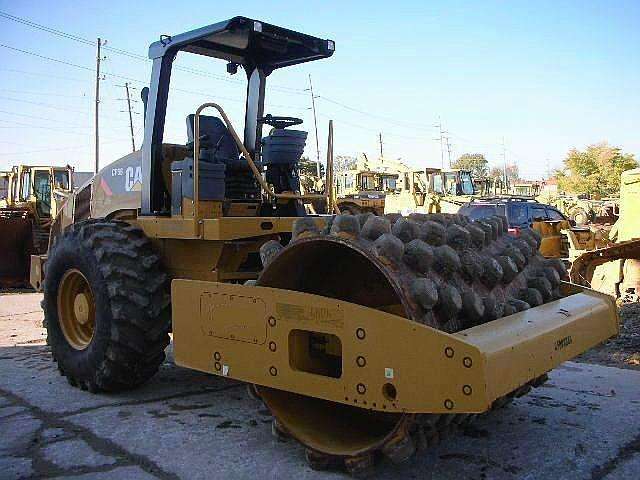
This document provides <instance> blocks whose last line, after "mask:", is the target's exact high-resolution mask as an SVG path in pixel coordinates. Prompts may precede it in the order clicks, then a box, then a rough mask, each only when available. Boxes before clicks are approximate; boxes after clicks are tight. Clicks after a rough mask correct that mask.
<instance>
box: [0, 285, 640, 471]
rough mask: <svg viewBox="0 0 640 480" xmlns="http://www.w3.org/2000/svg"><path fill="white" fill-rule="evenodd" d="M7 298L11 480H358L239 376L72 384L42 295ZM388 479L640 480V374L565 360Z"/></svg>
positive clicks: (3, 411) (2, 427) (3, 463)
mask: <svg viewBox="0 0 640 480" xmlns="http://www.w3.org/2000/svg"><path fill="white" fill-rule="evenodd" d="M8 297H15V295H9V296H7V295H0V479H11V478H69V479H71V478H73V479H78V478H79V479H103V478H109V479H111V478H132V479H153V478H159V479H218V478H219V479H223V478H224V479H227V478H234V479H235V478H239V479H255V478H296V479H297V478H302V479H316V478H345V476H344V474H341V473H339V472H328V473H327V472H316V471H313V470H311V469H310V468H309V467H308V466H307V465H306V462H305V460H304V452H303V449H302V448H301V447H300V446H299V445H297V444H296V443H295V442H294V441H292V440H287V441H286V442H282V441H279V440H277V439H275V438H274V437H272V435H271V427H270V420H271V417H270V415H269V412H268V411H266V410H265V409H264V407H263V406H262V405H261V404H260V403H257V402H255V401H253V400H251V399H249V398H248V396H247V395H246V394H245V389H244V387H243V385H241V384H239V383H236V382H233V381H229V380H227V379H223V378H220V377H213V376H209V375H205V374H201V373H197V372H192V371H189V370H185V369H182V368H179V367H176V366H175V365H173V364H171V363H166V364H165V365H163V367H162V369H161V371H160V372H159V373H158V374H157V375H156V376H155V377H154V378H153V379H152V381H150V382H149V383H148V384H146V385H145V386H143V387H142V388H140V389H139V390H137V391H134V392H127V393H123V394H118V395H103V394H100V395H94V394H91V393H88V392H84V391H81V390H79V389H76V388H72V387H71V386H69V385H68V384H67V383H66V381H65V379H64V378H62V377H60V376H59V375H58V372H57V369H56V366H55V363H53V362H52V361H51V358H50V354H49V352H48V348H47V347H46V346H45V345H43V344H42V339H43V336H42V331H41V329H40V328H39V326H38V322H39V321H41V314H38V313H37V308H39V300H40V296H39V295H37V294H23V295H19V297H22V299H20V300H19V301H18V300H15V299H9V300H7V299H8ZM33 305H36V307H35V308H34V309H33V311H32V307H33ZM38 315H40V316H38ZM12 332H13V333H12ZM16 332H18V333H16ZM11 335H17V336H15V337H12V336H11ZM376 477H377V478H398V479H400V478H416V479H418V478H420V479H422V478H427V479H451V480H453V479H456V480H458V479H467V478H469V479H516V478H517V479H547V478H554V479H568V480H569V479H590V480H602V479H607V480H613V479H637V478H640V372H638V371H633V370H621V369H617V368H612V367H603V366H599V365H590V364H584V363H581V364H577V363H566V364H565V365H563V366H562V367H561V368H559V369H557V370H555V371H554V372H552V374H551V375H550V381H549V382H548V383H547V384H546V385H545V386H543V387H542V388H539V389H536V390H534V391H533V392H532V393H531V394H529V395H527V396H525V397H523V398H520V399H517V400H516V401H515V402H514V403H513V404H512V405H511V406H509V407H507V408H505V409H503V410H500V411H498V412H494V413H492V414H490V415H487V416H485V417H483V418H481V419H479V420H478V421H477V422H475V423H474V424H473V426H472V427H470V428H468V429H467V430H465V431H463V432H459V433H457V434H454V435H452V436H450V437H448V438H446V439H445V440H444V441H443V443H442V444H441V445H440V446H438V447H436V448H434V449H432V450H430V451H426V452H420V453H419V455H418V456H416V457H414V458H413V459H412V460H411V461H409V462H408V463H406V464H403V465H391V464H388V463H382V464H381V465H380V468H379V469H378V473H377V475H376Z"/></svg>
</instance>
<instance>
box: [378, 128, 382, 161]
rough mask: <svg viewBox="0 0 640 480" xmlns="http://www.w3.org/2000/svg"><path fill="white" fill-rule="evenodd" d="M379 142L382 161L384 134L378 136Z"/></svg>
mask: <svg viewBox="0 0 640 480" xmlns="http://www.w3.org/2000/svg"><path fill="white" fill-rule="evenodd" d="M378 142H379V143H380V159H382V133H379V134H378Z"/></svg>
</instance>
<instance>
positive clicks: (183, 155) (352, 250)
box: [32, 17, 618, 475]
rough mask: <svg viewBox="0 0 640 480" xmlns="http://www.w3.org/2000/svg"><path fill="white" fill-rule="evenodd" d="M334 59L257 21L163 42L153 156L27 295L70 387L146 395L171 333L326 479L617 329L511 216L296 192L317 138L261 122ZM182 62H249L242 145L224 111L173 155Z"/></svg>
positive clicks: (107, 196) (417, 444) (132, 165)
mask: <svg viewBox="0 0 640 480" xmlns="http://www.w3.org/2000/svg"><path fill="white" fill-rule="evenodd" d="M334 49H335V45H334V43H333V41H331V40H323V39H320V38H316V37H312V36H309V35H304V34H301V33H297V32H294V31H291V30H287V29H284V28H280V27H276V26H273V25H269V24H267V23H264V22H258V21H255V20H251V19H248V18H244V17H236V18H233V19H231V20H228V21H224V22H220V23H217V24H214V25H210V26H207V27H203V28H200V29H198V30H195V31H192V32H188V33H184V34H181V35H175V36H171V37H169V36H163V37H162V39H161V40H160V41H158V42H156V43H154V44H152V45H151V47H150V49H149V56H150V58H151V59H152V60H153V67H152V73H151V82H150V88H149V90H148V95H145V96H146V97H147V98H148V100H147V104H146V105H147V108H146V122H145V136H144V143H143V147H142V150H141V151H139V152H134V153H132V154H130V155H128V156H126V157H124V158H122V159H120V160H117V161H116V162H114V163H113V164H111V165H109V166H108V167H106V168H105V169H103V170H102V171H101V172H100V173H99V174H97V175H96V176H95V177H94V179H93V181H92V183H91V184H89V185H87V186H86V187H85V188H83V189H81V190H80V191H79V192H77V193H76V194H75V195H73V197H72V198H71V200H70V201H69V202H67V204H66V205H65V207H64V209H63V211H62V212H61V214H60V215H58V217H57V218H56V220H55V222H54V226H53V227H52V235H53V237H54V238H53V239H52V241H51V243H52V246H51V248H50V250H49V254H48V257H45V256H34V257H33V258H32V282H33V283H34V285H39V284H40V283H41V282H42V279H43V278H44V301H43V306H44V311H45V317H46V320H47V328H48V337H49V343H50V345H51V351H52V354H53V357H54V359H55V361H56V362H57V364H58V367H59V369H60V372H61V373H62V375H64V376H66V378H67V379H68V381H69V383H71V384H72V385H74V386H77V387H80V388H82V389H86V390H89V391H92V392H99V391H107V392H108V391H117V390H122V389H128V388H133V387H136V386H138V385H140V384H141V383H143V382H144V381H146V380H148V379H149V378H150V377H151V376H152V375H153V374H154V373H155V372H156V371H157V369H158V367H159V365H160V364H161V363H162V362H163V360H164V358H165V356H164V355H165V354H164V350H165V347H166V346H167V344H168V343H169V332H170V331H172V332H173V342H174V354H175V361H176V363H177V364H179V365H182V366H184V367H187V368H192V369H196V370H200V371H203V372H208V373H211V374H215V375H220V376H225V377H229V378H233V379H237V380H241V381H244V382H247V383H248V384H250V385H251V386H252V387H251V389H250V390H251V391H252V392H253V393H255V394H256V395H257V396H258V397H259V398H260V399H261V400H262V401H263V402H264V403H265V405H266V406H267V407H268V408H269V409H270V411H271V412H272V413H273V416H274V419H275V420H274V423H273V428H274V430H275V431H276V432H279V433H281V434H287V435H290V436H292V437H294V438H295V439H297V440H298V441H299V442H301V443H302V444H304V445H305V447H306V452H307V458H308V460H309V462H310V464H311V466H312V467H314V468H338V467H339V468H345V469H346V470H347V471H348V472H350V473H351V474H354V475H364V474H367V473H368V472H370V471H371V470H372V468H373V467H374V464H375V462H376V461H377V460H378V459H379V458H381V457H382V456H384V457H387V458H389V459H391V460H392V461H394V462H401V461H404V460H407V459H409V458H410V457H411V456H412V455H413V453H414V452H415V451H416V450H418V449H420V448H421V447H426V446H428V445H431V444H433V443H435V442H437V441H438V439H439V438H440V437H441V436H442V435H443V434H444V433H445V432H446V431H448V430H449V429H450V428H452V427H453V426H456V425H460V424H463V423H465V422H468V421H470V420H471V419H472V418H473V416H474V414H479V413H482V412H485V411H487V410H489V409H492V408H495V407H499V406H502V405H504V404H505V403H507V402H508V401H509V400H510V399H512V398H513V397H514V396H519V395H523V394H525V393H526V392H527V391H528V390H529V389H530V388H532V387H535V386H538V385H540V384H541V383H542V382H543V381H544V380H545V378H546V374H547V372H548V371H549V370H551V369H552V368H554V367H555V366H557V365H559V364H560V363H562V362H564V361H565V360H568V359H570V358H572V357H574V356H576V355H578V354H580V353H582V352H583V351H585V350H586V349H588V348H590V347H592V346H594V345H596V344H598V343H600V342H602V341H604V340H606V339H607V338H609V337H611V336H613V335H615V334H616V333H617V329H618V321H617V316H616V309H615V305H614V303H613V301H612V299H611V298H610V297H609V296H607V295H604V294H601V293H598V292H594V291H592V290H589V289H587V288H583V287H578V286H576V285H572V284H570V283H567V282H564V281H563V279H564V278H565V276H566V270H565V269H564V267H563V265H562V263H561V262H560V261H558V260H547V259H544V258H543V257H542V256H541V255H540V254H539V253H538V247H539V245H540V236H539V235H538V234H537V233H536V232H535V231H528V232H526V233H524V234H523V235H522V237H520V238H518V239H515V238H512V237H510V236H509V235H507V234H506V231H507V224H506V219H504V218H500V217H493V218H489V219H485V220H482V221H470V220H469V219H468V218H466V217H462V216H459V215H448V214H441V213H438V214H414V215H412V216H410V217H402V216H400V215H388V216H386V217H384V216H375V215H372V214H362V215H337V216H306V215H305V211H304V207H303V203H304V202H305V201H308V200H318V199H322V198H325V197H324V196H322V195H321V196H317V195H316V196H309V195H307V196H304V195H300V194H299V193H298V192H299V183H298V168H297V162H298V160H299V159H300V156H301V154H302V150H303V148H304V142H305V137H306V133H305V132H303V131H301V130H294V129H292V128H290V127H292V126H294V125H297V124H299V123H301V121H300V120H298V119H295V118H289V117H276V116H272V115H265V114H264V112H263V107H264V96H265V84H266V79H267V77H268V76H269V75H270V74H272V73H273V72H275V71H276V70H277V69H279V68H283V67H289V66H293V65H296V64H300V63H303V62H307V61H312V60H318V59H323V58H327V57H330V56H331V55H332V54H333V53H334ZM178 52H190V53H194V54H198V55H204V56H208V57H215V58H220V59H223V60H226V61H227V62H228V63H227V70H228V71H229V72H230V73H235V72H236V71H237V70H238V69H242V70H244V72H245V73H246V78H247V81H248V86H247V98H246V115H245V124H244V137H243V139H241V138H240V137H239V135H238V134H237V133H236V131H235V129H234V128H233V125H231V123H230V122H229V119H228V117H227V116H226V114H225V113H224V110H223V109H222V108H221V107H220V106H219V105H217V104H214V103H209V104H204V105H201V106H200V107H198V108H197V109H196V111H195V115H189V116H188V118H187V136H188V142H187V143H186V145H168V144H163V143H162V139H163V130H164V119H165V113H166V107H167V94H168V92H169V91H170V85H169V79H170V74H171V67H172V64H173V62H174V59H175V58H176V55H177V53H178ZM205 108H211V109H214V110H216V111H217V115H218V116H204V115H202V114H201V112H202V111H203V110H204V109H205ZM264 125H268V126H270V127H271V129H270V133H269V134H268V135H267V136H263V135H262V127H263V126H264ZM194 158H195V159H197V161H195V162H194V161H193V159H194ZM331 169H332V165H329V166H328V171H330V170H331ZM330 183H331V182H330V181H329V182H327V184H330Z"/></svg>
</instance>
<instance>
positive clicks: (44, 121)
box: [0, 0, 640, 178]
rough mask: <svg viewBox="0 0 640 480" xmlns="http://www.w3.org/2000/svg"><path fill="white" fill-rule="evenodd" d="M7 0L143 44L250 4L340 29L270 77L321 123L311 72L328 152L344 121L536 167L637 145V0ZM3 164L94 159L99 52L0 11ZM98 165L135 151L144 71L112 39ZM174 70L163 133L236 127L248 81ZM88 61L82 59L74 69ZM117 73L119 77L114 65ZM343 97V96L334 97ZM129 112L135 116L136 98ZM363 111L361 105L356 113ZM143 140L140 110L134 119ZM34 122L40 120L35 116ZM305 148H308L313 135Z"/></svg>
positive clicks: (19, 10) (137, 48)
mask: <svg viewBox="0 0 640 480" xmlns="http://www.w3.org/2000/svg"><path fill="white" fill-rule="evenodd" d="M239 5H240V4H239V2H237V1H224V0H218V1H215V2H212V1H200V0H192V1H190V2H187V3H182V4H179V3H176V2H164V1H159V0H155V1H153V2H151V1H138V2H131V1H128V2H125V1H120V0H116V1H106V2H81V1H68V0H57V1H55V2H53V1H51V2H44V1H30V0H21V1H15V0H13V1H7V0H0V11H1V12H4V13H8V14H11V15H14V16H17V17H20V18H24V19H27V20H30V21H32V22H36V23H38V24H40V25H44V26H46V27H50V28H53V29H56V30H59V31H63V32H66V33H68V34H72V35H77V36H79V37H82V38H86V39H90V40H95V39H96V37H98V36H100V37H102V38H104V39H107V40H108V44H107V46H108V47H113V48H116V49H124V50H127V51H129V52H132V53H135V54H138V55H144V56H146V53H147V47H148V45H149V43H151V42H152V41H154V40H156V39H157V38H158V37H159V35H160V34H176V33H180V32H184V31H187V30H190V29H193V28H197V27H199V26H202V25H205V24H209V23H214V22H216V21H218V20H222V19H226V18H229V17H232V16H235V15H246V16H249V17H252V18H256V19H260V20H263V21H266V22H269V23H275V24H277V25H281V26H284V27H288V28H292V29H295V30H298V31H302V32H305V33H309V34H313V35H316V36H319V37H324V38H332V39H334V40H335V41H336V53H335V55H334V56H333V57H332V58H331V59H329V60H323V61H319V62H313V63H310V64H304V65H300V66H297V67H294V68H290V69H285V70H283V71H277V72H276V73H274V74H273V75H271V76H270V77H269V80H268V85H270V86H272V88H270V89H269V91H268V93H267V111H268V112H271V113H273V114H278V115H293V116H299V117H301V118H303V119H304V120H305V123H304V125H305V127H306V129H307V130H309V131H310V132H312V131H313V119H312V118H313V117H312V115H311V111H310V109H309V107H310V98H309V94H308V92H306V91H305V90H304V89H306V88H307V87H308V78H307V76H308V74H311V75H312V78H313V83H314V89H315V93H316V95H318V96H319V97H320V98H318V99H317V104H316V105H317V109H318V113H319V115H318V120H319V124H320V125H319V130H320V135H319V136H320V145H321V152H322V153H321V154H322V155H324V145H325V144H326V131H327V128H326V125H327V122H328V119H329V118H332V119H334V121H335V151H336V154H344V155H355V154H357V153H358V152H367V153H368V154H369V155H376V154H377V151H378V143H377V135H378V132H382V135H383V142H384V153H385V156H389V157H393V158H398V157H400V158H402V159H403V160H404V161H405V162H407V163H409V164H412V165H415V166H439V165H440V143H439V141H435V140H434V139H435V138H436V137H438V131H437V129H436V128H434V127H433V125H434V124H435V123H438V118H440V119H441V122H442V124H443V127H444V129H445V130H447V131H448V132H449V133H448V135H449V136H450V142H451V144H452V156H453V157H454V158H455V157H457V156H458V155H460V154H462V153H466V152H470V153H475V152H479V153H484V154H485V155H486V156H487V158H488V159H489V161H490V163H491V164H492V165H498V164H500V163H501V162H502V146H501V143H502V139H503V137H504V141H505V145H506V157H507V161H508V162H509V163H512V162H517V164H518V166H519V168H520V171H521V173H522V174H523V176H525V177H528V178H540V177H541V176H543V175H544V174H545V172H546V170H547V168H548V167H549V168H554V167H557V166H559V165H560V163H561V161H562V159H563V158H564V156H565V154H566V152H567V151H568V150H569V149H570V148H572V147H577V148H583V147H584V146H586V145H588V144H591V143H596V142H599V141H602V140H608V141H609V142H610V143H611V144H613V145H616V146H620V147H621V148H622V149H623V150H624V151H627V152H631V153H634V154H635V155H636V157H638V156H640V155H639V153H640V136H639V135H638V129H639V127H640V91H639V88H638V86H639V85H640V83H639V80H640V78H639V77H640V75H639V73H640V57H639V55H638V46H640V29H638V24H639V21H640V2H638V1H618V2H615V1H609V2H606V1H602V2H577V1H576V2H559V1H555V2H543V1H539V2H531V1H522V2H520V1H517V2H516V1H512V2H500V1H487V2H430V1H398V2H393V3H391V2H378V1H367V2H360V1H357V2H356V1H351V2H345V1H341V2H332V1H329V0H324V1H308V0H306V1H304V2H300V1H298V2H264V1H260V2H254V1H244V2H242V3H241V6H239ZM0 44H3V45H6V46H9V47H13V48H18V49H21V50H24V51H28V52H32V53H35V54H38V55H41V56H46V57H50V58H54V59H57V60H61V61H64V62H67V63H71V64H74V65H76V66H71V65H66V64H62V63H59V62H54V61H50V60H45V59H43V58H40V57H36V56H34V55H30V54H26V53H21V52H17V51H15V50H11V49H8V48H5V47H0V169H5V168H7V167H8V166H10V165H12V164H17V163H63V164H64V163H70V164H72V165H74V166H75V167H77V168H78V169H80V170H88V169H91V168H92V165H93V95H94V78H93V76H94V73H92V71H91V69H93V68H94V66H95V52H94V48H93V47H92V46H91V45H85V44H83V43H81V42H77V41H72V40H69V39H65V38H62V37H60V36H56V35H52V34H50V33H47V32H44V31H42V30H39V29H34V28H31V27H29V26H25V25H23V24H20V23H17V22H14V21H10V20H7V19H6V18H2V17H0ZM105 54H106V55H107V59H106V61H105V62H104V63H103V71H104V72H106V73H107V76H106V78H105V80H104V81H103V82H102V83H101V91H102V96H103V101H102V103H101V137H102V142H101V165H103V166H104V165H106V164H107V163H109V162H110V161H113V160H115V159H116V158H118V157H120V156H122V155H124V154H126V153H128V152H129V151H130V148H131V145H130V144H131V142H130V138H129V133H128V116H127V114H126V113H125V110H126V103H125V102H124V101H123V100H122V99H123V98H124V88H123V87H122V85H123V84H124V82H125V81H126V80H124V79H122V78H119V77H116V76H115V75H119V76H124V77H127V78H130V79H132V80H134V81H133V82H132V85H133V87H135V88H137V90H136V91H135V92H134V96H135V97H134V98H136V99H137V98H138V92H139V89H140V88H141V87H142V86H144V83H145V82H147V81H148V78H149V73H150V71H149V64H148V62H145V61H144V60H140V59H136V58H131V57H127V56H123V55H119V54H117V53H115V52H113V51H109V50H107V51H105ZM177 62H178V63H177V65H182V66H185V67H190V68H195V69H198V70H199V71H206V72H211V73H213V74H214V75H215V76H213V75H209V74H205V75H202V74H199V75H195V74H192V73H188V72H185V71H175V72H174V77H173V79H172V86H173V87H176V88H179V89H181V90H188V91H190V92H196V93H186V92H184V91H182V92H181V91H173V92H172V94H171V95H170V103H169V114H168V118H167V131H166V136H165V139H166V140H167V141H175V142H180V143H184V142H185V137H186V127H185V123H184V122H185V120H184V119H185V117H186V115H187V114H189V113H191V112H193V111H194V110H195V108H196V107H197V106H198V105H199V104H200V103H204V102H206V101H218V102H219V103H221V104H222V105H223V106H224V107H225V108H226V109H228V110H229V112H230V114H231V116H232V118H233V119H234V122H235V123H237V124H238V127H239V128H240V127H241V122H242V105H243V103H242V100H243V98H244V85H243V83H242V81H243V80H244V78H243V76H242V74H241V73H240V74H238V75H236V76H235V77H227V76H226V74H225V66H224V63H222V62H217V61H215V60H211V59H206V58H199V57H196V56H193V55H189V54H183V55H182V56H180V57H179V58H178V60H177ZM79 67H84V68H79ZM110 74H111V75H110ZM336 102H337V103H336ZM134 105H135V110H136V111H137V112H142V106H141V104H140V103H139V102H138V103H135V104H134ZM359 111H363V112H366V113H367V114H363V113H360V112H359ZM134 116H135V118H134V123H135V130H136V142H137V144H138V145H139V144H140V142H141V139H142V130H141V127H142V115H134ZM36 127H37V128H36ZM307 153H308V154H310V155H311V156H312V157H313V156H314V155H315V142H314V140H313V136H312V135H310V137H309V141H308V145H307Z"/></svg>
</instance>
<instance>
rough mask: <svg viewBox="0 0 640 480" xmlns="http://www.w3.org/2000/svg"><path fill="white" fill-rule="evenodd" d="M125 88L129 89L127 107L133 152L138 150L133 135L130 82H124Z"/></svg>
mask: <svg viewBox="0 0 640 480" xmlns="http://www.w3.org/2000/svg"><path fill="white" fill-rule="evenodd" d="M124 89H125V90H126V91H127V108H128V109H129V128H130V129H131V148H132V149H133V150H131V151H132V152H135V151H136V138H135V136H134V135H133V116H132V113H131V97H130V96H129V83H128V82H127V83H125V84H124Z"/></svg>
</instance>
